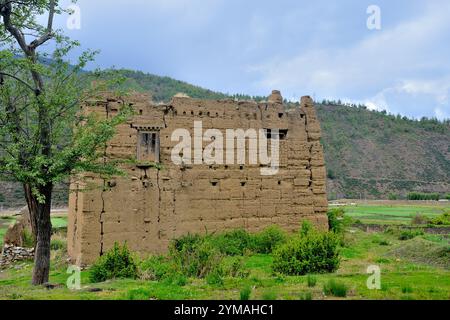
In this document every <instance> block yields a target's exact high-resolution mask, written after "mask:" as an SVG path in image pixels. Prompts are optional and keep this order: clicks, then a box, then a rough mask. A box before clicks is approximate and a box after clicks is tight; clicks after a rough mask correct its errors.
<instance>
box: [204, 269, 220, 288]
mask: <svg viewBox="0 0 450 320" xmlns="http://www.w3.org/2000/svg"><path fill="white" fill-rule="evenodd" d="M206 283H207V284H209V285H211V286H223V271H222V270H221V269H220V268H216V269H214V270H213V271H212V272H210V273H209V274H208V275H207V276H206Z"/></svg>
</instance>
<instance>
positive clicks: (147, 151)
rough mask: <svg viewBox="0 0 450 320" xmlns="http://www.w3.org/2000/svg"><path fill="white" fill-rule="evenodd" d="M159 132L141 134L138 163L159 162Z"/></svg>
mask: <svg viewBox="0 0 450 320" xmlns="http://www.w3.org/2000/svg"><path fill="white" fill-rule="evenodd" d="M159 156H160V140H159V132H139V145H138V161H150V162H156V163H158V162H159Z"/></svg>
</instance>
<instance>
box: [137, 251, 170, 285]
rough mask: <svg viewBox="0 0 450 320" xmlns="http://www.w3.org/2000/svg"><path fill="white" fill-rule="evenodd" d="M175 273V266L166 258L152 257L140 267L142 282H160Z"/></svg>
mask: <svg viewBox="0 0 450 320" xmlns="http://www.w3.org/2000/svg"><path fill="white" fill-rule="evenodd" d="M173 272H174V266H173V264H171V263H170V262H169V261H168V259H167V258H165V257H164V256H151V257H150V258H148V259H146V260H144V261H142V262H141V263H140V265H139V278H140V279H141V280H150V281H160V280H162V279H165V278H167V277H168V276H169V275H171V274H172V273H173Z"/></svg>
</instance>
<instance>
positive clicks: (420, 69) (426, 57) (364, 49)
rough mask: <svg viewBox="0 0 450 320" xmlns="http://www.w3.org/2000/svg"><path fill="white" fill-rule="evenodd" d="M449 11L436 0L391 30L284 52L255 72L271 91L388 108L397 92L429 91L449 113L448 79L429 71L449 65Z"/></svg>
mask: <svg viewBox="0 0 450 320" xmlns="http://www.w3.org/2000/svg"><path fill="white" fill-rule="evenodd" d="M448 12H450V2H448V1H447V2H441V3H440V5H439V6H438V5H437V3H436V2H433V3H432V4H430V5H428V7H427V10H425V11H424V12H422V13H421V16H420V17H411V19H410V20H409V21H406V22H403V23H400V24H398V25H397V26H396V27H394V28H391V29H384V30H382V31H375V32H374V31H367V32H368V34H367V36H366V37H365V38H364V39H362V40H360V41H359V42H357V43H355V44H353V45H351V46H349V47H345V48H338V49H336V48H326V49H323V48H322V49H319V50H317V49H316V50H309V51H307V52H302V53H300V54H298V55H296V56H292V57H281V56H280V57H277V58H276V59H273V60H271V61H268V62H266V63H264V64H260V65H256V66H253V67H252V68H251V69H250V70H252V71H254V72H255V71H256V72H258V73H260V74H261V76H262V80H260V81H258V84H257V85H259V86H262V87H264V88H265V89H266V90H269V89H271V88H284V90H287V91H288V92H287V94H288V95H289V94H290V92H292V91H295V90H296V91H298V90H302V91H306V93H312V92H316V93H318V94H319V96H322V97H323V96H331V97H335V98H339V97H342V96H354V97H355V100H357V99H359V100H362V101H366V103H367V104H368V105H369V106H370V107H371V108H374V109H387V110H389V109H390V103H389V102H390V101H389V99H390V95H391V94H392V93H402V94H408V95H411V97H412V98H414V96H417V95H427V96H430V97H432V99H433V100H434V101H433V102H434V104H435V105H437V106H438V107H439V108H438V109H436V110H441V111H440V115H442V114H446V111H445V112H442V110H449V108H450V107H449V105H448V103H449V99H448V91H449V88H450V86H449V84H450V81H449V78H443V79H440V78H437V79H436V78H431V79H430V73H431V74H439V72H443V71H445V70H449V69H450V61H449V60H448V54H450V48H449V47H448V46H447V45H444V43H447V42H448V41H449V37H448V35H449V33H450V19H448ZM437 48H438V49H439V48H440V49H442V48H443V49H444V50H443V51H442V50H437ZM364 96H366V97H364ZM396 109H399V107H398V106H397V108H396ZM405 111H406V110H405ZM449 111H450V110H449ZM447 113H448V112H447ZM436 115H437V114H436Z"/></svg>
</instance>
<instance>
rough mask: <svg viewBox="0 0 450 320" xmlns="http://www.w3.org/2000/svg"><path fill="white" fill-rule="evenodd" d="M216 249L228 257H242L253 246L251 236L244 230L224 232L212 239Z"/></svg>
mask: <svg viewBox="0 0 450 320" xmlns="http://www.w3.org/2000/svg"><path fill="white" fill-rule="evenodd" d="M212 241H213V242H214V245H215V247H216V248H218V249H219V250H220V252H221V253H223V254H225V255H229V256H234V255H242V254H244V251H245V250H246V249H250V248H251V247H252V245H253V239H252V236H251V235H250V234H249V233H248V232H247V231H245V230H234V231H230V232H225V233H223V234H221V235H217V236H215V237H213V238H212Z"/></svg>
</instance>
